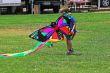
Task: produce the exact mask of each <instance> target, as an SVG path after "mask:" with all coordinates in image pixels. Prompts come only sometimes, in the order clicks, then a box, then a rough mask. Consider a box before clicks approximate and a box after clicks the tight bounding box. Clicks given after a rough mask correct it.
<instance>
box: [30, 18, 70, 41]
mask: <svg viewBox="0 0 110 73" xmlns="http://www.w3.org/2000/svg"><path fill="white" fill-rule="evenodd" d="M68 21H69V19H68V18H67V17H65V16H60V17H59V18H58V19H57V20H56V22H52V23H51V24H50V25H49V26H46V27H43V28H41V29H39V30H36V31H34V32H33V33H32V34H30V35H29V37H31V38H33V39H35V40H38V41H41V42H45V41H46V40H49V39H58V40H61V39H64V37H63V35H69V29H68V27H67V26H68V24H70V23H69V22H68Z"/></svg>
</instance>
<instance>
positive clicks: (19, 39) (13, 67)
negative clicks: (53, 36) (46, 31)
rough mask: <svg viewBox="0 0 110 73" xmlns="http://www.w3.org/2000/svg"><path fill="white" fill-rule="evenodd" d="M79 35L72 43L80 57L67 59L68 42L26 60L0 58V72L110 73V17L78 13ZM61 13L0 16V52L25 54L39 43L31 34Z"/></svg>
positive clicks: (103, 14)
mask: <svg viewBox="0 0 110 73" xmlns="http://www.w3.org/2000/svg"><path fill="white" fill-rule="evenodd" d="M73 15H74V17H75V18H76V19H77V29H78V33H77V35H76V37H75V39H74V40H73V41H72V43H73V46H74V48H75V51H78V52H80V53H81V55H71V56H67V55H66V54H65V53H66V51H67V49H66V43H65V41H63V42H60V43H57V44H55V45H54V47H52V48H48V47H47V46H45V47H43V48H42V49H41V50H39V51H38V52H36V53H34V54H32V55H28V56H25V57H14V58H1V59H0V73H110V45H109V44H110V38H109V37H110V14H109V13H75V14H73ZM58 16H60V15H59V14H46V15H45V14H43V15H36V16H33V15H6V16H4V15H3V16H0V53H15V52H22V51H25V50H29V49H31V48H33V47H34V46H35V44H36V41H35V40H32V39H30V38H29V37H28V35H29V34H30V33H31V32H32V31H33V30H35V29H36V28H40V27H42V26H45V25H48V24H49V23H50V22H52V21H55V20H56V19H57V17H58Z"/></svg>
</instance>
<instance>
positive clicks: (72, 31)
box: [70, 23, 76, 34]
mask: <svg viewBox="0 0 110 73" xmlns="http://www.w3.org/2000/svg"><path fill="white" fill-rule="evenodd" d="M75 28H76V23H73V27H72V30H71V31H70V32H71V34H74V29H75Z"/></svg>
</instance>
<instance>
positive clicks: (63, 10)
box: [59, 7, 70, 14]
mask: <svg viewBox="0 0 110 73" xmlns="http://www.w3.org/2000/svg"><path fill="white" fill-rule="evenodd" d="M69 11H70V9H69V8H67V7H63V8H61V9H60V10H59V12H60V13H63V14H64V13H67V12H69Z"/></svg>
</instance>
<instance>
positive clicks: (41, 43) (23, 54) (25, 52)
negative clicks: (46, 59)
mask: <svg viewBox="0 0 110 73" xmlns="http://www.w3.org/2000/svg"><path fill="white" fill-rule="evenodd" d="M47 42H48V41H45V42H40V43H38V44H37V45H36V46H35V47H34V48H33V49H31V50H28V51H24V52H20V53H13V54H0V58H7V57H20V56H25V55H29V54H32V53H34V52H36V51H37V50H39V49H41V48H42V47H43V46H44V45H45V44H46V43H47Z"/></svg>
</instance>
